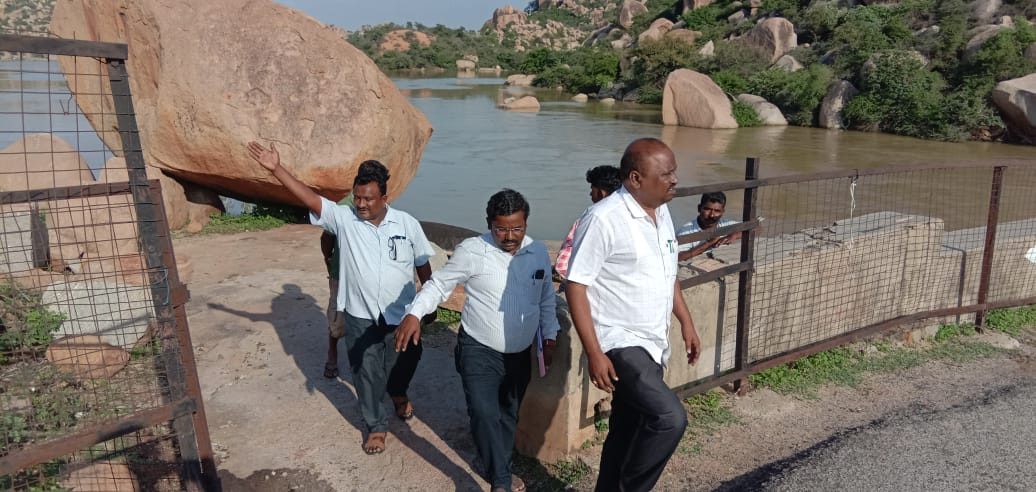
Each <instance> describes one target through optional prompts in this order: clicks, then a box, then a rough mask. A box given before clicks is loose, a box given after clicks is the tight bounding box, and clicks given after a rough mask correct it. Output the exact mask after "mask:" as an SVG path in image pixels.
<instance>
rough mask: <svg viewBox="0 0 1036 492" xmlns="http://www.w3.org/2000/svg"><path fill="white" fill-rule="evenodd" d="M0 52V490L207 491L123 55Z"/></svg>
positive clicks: (195, 408)
mask: <svg viewBox="0 0 1036 492" xmlns="http://www.w3.org/2000/svg"><path fill="white" fill-rule="evenodd" d="M0 51H2V52H3V53H2V54H0V59H2V61H0V147H2V148H3V150H0V490H12V489H13V490H53V489H75V490H120V491H121V490H182V489H188V490H198V489H202V488H211V487H212V486H213V484H215V483H216V482H215V469H214V463H213V462H212V457H211V450H210V446H209V440H208V432H207V428H206V426H205V420H204V413H203V409H202V401H201V396H200V390H199V386H198V380H197V374H196V372H195V368H194V360H193V355H192V353H191V350H190V338H189V334H188V332H187V326H186V316H185V314H184V311H183V305H184V303H185V302H186V297H187V293H186V290H185V289H184V288H183V286H182V285H181V284H180V282H179V279H178V276H177V272H176V265H175V261H174V258H173V252H172V246H171V243H170V242H169V230H168V225H167V224H166V222H165V216H164V210H163V206H162V199H161V190H160V189H159V184H158V182H157V181H148V179H147V176H146V171H145V166H144V162H143V157H142V154H141V147H140V141H139V136H138V134H137V127H136V122H135V119H134V116H133V106H132V102H131V100H130V92H129V78H128V74H127V73H126V68H125V64H124V60H125V58H126V46H125V45H117V44H108V43H94V42H82V41H69V40H62V39H53V38H46V37H30V36H19V35H0ZM84 108H89V109H84Z"/></svg>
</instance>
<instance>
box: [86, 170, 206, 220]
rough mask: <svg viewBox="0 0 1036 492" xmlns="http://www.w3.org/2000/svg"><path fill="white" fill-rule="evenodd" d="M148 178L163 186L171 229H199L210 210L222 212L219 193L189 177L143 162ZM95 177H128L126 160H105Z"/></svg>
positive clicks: (108, 180)
mask: <svg viewBox="0 0 1036 492" xmlns="http://www.w3.org/2000/svg"><path fill="white" fill-rule="evenodd" d="M145 169H146V171H147V177H148V179H157V180H158V181H159V183H160V184H161V187H162V203H163V205H164V206H165V218H166V222H167V223H168V224H169V228H170V229H172V230H174V231H175V230H180V229H184V230H186V231H187V232H198V231H200V230H201V229H202V228H203V227H205V225H206V224H208V223H209V222H210V221H211V220H212V214H217V215H221V214H223V212H225V210H224V208H223V201H222V200H220V198H219V193H216V192H215V191H213V190H210V189H208V188H205V187H204V186H199V185H196V184H194V183H191V182H189V181H184V180H182V179H179V178H176V177H174V176H170V175H168V174H166V173H164V172H162V170H160V169H158V168H157V167H153V166H146V167H145ZM97 181H98V182H101V183H118V182H124V181H129V171H128V170H127V169H126V160H125V159H124V158H122V157H112V158H111V159H108V161H107V162H105V163H104V168H103V169H101V172H100V175H99V176H98V177H97Z"/></svg>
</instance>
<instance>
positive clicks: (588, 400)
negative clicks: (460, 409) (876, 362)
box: [517, 212, 1036, 461]
mask: <svg viewBox="0 0 1036 492" xmlns="http://www.w3.org/2000/svg"><path fill="white" fill-rule="evenodd" d="M984 238H985V229H984V228H978V229H967V230H960V231H953V232H949V233H947V232H945V230H944V224H943V221H942V220H941V219H938V218H929V217H922V216H915V215H904V214H898V213H894V212H880V213H874V214H867V215H863V216H859V217H854V218H852V219H846V220H840V221H837V222H835V223H834V224H832V225H830V226H826V227H821V228H815V229H807V230H803V231H799V232H796V233H793V234H787V235H783V236H779V237H773V238H759V239H758V240H757V241H756V251H755V255H756V268H755V275H754V278H753V285H752V299H751V302H752V306H751V307H752V309H751V316H750V332H749V358H750V359H751V360H753V361H754V360H759V359H763V358H767V357H770V356H773V355H777V354H780V353H783V352H787V351H789V350H793V349H795V348H798V347H801V346H804V345H807V344H810V343H813V342H818V341H822V340H826V339H829V338H832V337H835V336H838V335H842V334H845V333H848V332H851V331H853V330H856V329H859V328H862V327H865V326H867V325H870V324H873V323H878V322H882V321H886V320H890V319H893V318H896V317H898V316H901V315H908V314H913V313H917V312H923V311H929V310H933V309H940V308H948V307H955V306H960V305H968V304H974V303H975V302H976V299H977V293H978V283H979V280H978V279H979V275H980V272H981V262H982V250H983V245H984ZM1034 247H1036V219H1033V220H1025V221H1019V222H1010V223H1004V224H1001V225H1000V226H999V227H998V230H997V242H996V249H995V253H994V262H993V265H994V268H993V272H992V277H991V282H990V285H991V287H990V296H989V297H990V300H991V301H992V300H1006V299H1019V298H1025V297H1031V296H1036V263H1034V262H1033V261H1029V260H1028V259H1026V257H1025V255H1026V253H1027V252H1029V251H1030V249H1032V248H1034ZM739 254H740V246H739V245H737V244H734V245H729V246H725V247H722V248H719V249H717V250H716V251H715V252H714V256H715V258H716V260H712V259H707V258H696V259H694V260H692V262H691V264H688V265H683V266H682V267H681V272H680V276H681V278H687V277H691V276H694V275H697V274H699V273H701V272H707V271H711V270H715V269H717V268H722V267H723V266H726V265H727V264H733V263H737V262H738V261H739ZM1034 254H1036V253H1034ZM737 284H738V277H737V276H736V275H731V276H727V277H726V278H725V279H721V280H718V281H714V282H709V283H706V284H702V285H698V286H695V287H692V288H689V289H685V290H684V291H683V296H684V299H685V300H686V302H687V305H688V307H689V308H690V311H691V315H692V317H693V319H694V322H695V327H696V328H697V330H698V336H699V337H700V338H701V341H702V355H701V358H700V359H699V362H698V364H697V365H695V366H693V367H692V366H688V365H687V364H686V362H685V361H684V358H683V356H682V354H683V351H684V345H683V339H682V337H681V334H680V330H679V324H678V323H677V322H676V321H675V319H674V320H673V329H671V330H670V334H669V341H670V344H671V347H672V353H673V356H672V358H671V359H670V363H669V367H668V370H667V371H666V375H665V380H666V383H667V384H669V386H670V387H674V388H675V387H679V386H682V385H684V384H687V383H690V382H693V381H696V380H698V379H701V378H703V377H707V376H710V375H712V374H715V373H716V372H717V371H720V370H726V369H729V368H731V367H733V355H734V340H735V333H736V327H735V319H736V318H735V313H736V306H737V289H738V285H737ZM558 304H559V308H558V318H559V319H560V320H561V326H562V330H561V333H560V334H559V339H558V346H557V353H556V355H555V361H554V366H553V367H552V368H551V372H550V373H549V374H548V375H547V377H546V378H544V379H539V378H534V381H533V382H532V384H531V385H530V386H529V390H528V393H527V394H526V397H525V402H524V404H523V406H522V410H521V416H520V420H519V428H518V436H517V446H518V449H519V451H520V452H522V453H523V454H527V455H530V456H536V457H537V458H539V459H541V460H545V461H556V460H558V459H561V458H563V457H564V456H566V455H567V454H569V453H570V452H572V451H574V450H576V449H579V448H580V447H581V446H582V445H583V443H584V442H586V441H587V440H589V439H591V438H593V436H594V431H595V429H594V412H595V405H597V404H598V402H600V401H601V400H602V399H605V398H606V397H607V396H608V395H607V394H606V393H604V392H603V391H600V390H598V389H597V388H596V387H594V386H593V385H592V384H590V381H589V376H588V374H587V365H586V358H585V357H584V354H583V347H582V344H580V343H579V341H578V337H577V336H576V334H575V332H574V330H571V329H570V328H571V326H572V323H571V318H570V316H569V314H568V312H567V306H566V305H565V302H564V299H563V298H561V297H559V302H558ZM971 319H973V315H969V316H964V317H962V319H960V321H970V320H971ZM954 321H958V318H957V317H947V318H943V319H933V320H926V321H923V322H920V323H917V324H915V326H910V327H909V328H915V329H916V328H924V329H926V330H928V333H934V330H935V329H936V328H937V327H938V326H939V325H940V324H941V323H945V322H954Z"/></svg>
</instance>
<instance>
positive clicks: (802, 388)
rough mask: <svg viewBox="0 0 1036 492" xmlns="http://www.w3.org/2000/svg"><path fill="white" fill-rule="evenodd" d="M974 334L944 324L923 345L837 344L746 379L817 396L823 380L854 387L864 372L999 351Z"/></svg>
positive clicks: (962, 327) (965, 359) (966, 359)
mask: <svg viewBox="0 0 1036 492" xmlns="http://www.w3.org/2000/svg"><path fill="white" fill-rule="evenodd" d="M974 334H975V327H974V326H971V325H966V324H965V325H943V326H941V327H940V328H939V331H938V332H937V333H936V334H935V336H934V337H933V339H932V346H931V347H929V348H926V349H910V348H894V347H892V346H891V345H889V344H885V343H880V342H879V343H876V344H875V347H877V349H878V350H877V351H876V352H875V353H871V354H864V353H861V352H859V351H856V350H852V349H849V348H846V347H839V348H835V349H831V350H828V351H825V352H820V353H817V354H813V355H810V356H808V357H804V358H802V359H799V360H797V361H794V362H790V363H788V364H785V365H783V366H778V367H773V368H770V369H767V370H765V371H762V372H759V373H757V374H753V375H751V376H749V379H750V380H751V382H752V385H754V386H756V387H760V388H769V389H771V390H773V391H776V392H777V393H781V394H794V395H798V396H801V397H805V398H816V397H817V390H818V389H819V388H820V387H821V386H823V385H825V384H838V385H842V386H850V387H855V386H856V385H858V384H859V383H860V381H862V380H863V376H864V375H865V374H867V373H872V372H883V373H891V372H898V371H902V370H905V369H909V368H912V367H917V366H919V365H921V364H924V363H926V362H929V361H935V360H947V361H951V362H957V363H960V362H969V361H973V360H977V359H982V358H985V357H990V356H993V355H995V354H996V353H998V352H999V351H1000V349H998V348H996V347H994V346H992V345H989V344H987V343H983V342H976V341H972V340H968V338H969V337H970V336H971V335H974Z"/></svg>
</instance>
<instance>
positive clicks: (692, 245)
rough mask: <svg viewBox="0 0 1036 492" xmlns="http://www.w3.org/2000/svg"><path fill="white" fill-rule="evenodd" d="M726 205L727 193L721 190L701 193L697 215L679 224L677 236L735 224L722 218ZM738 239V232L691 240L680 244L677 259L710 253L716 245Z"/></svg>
mask: <svg viewBox="0 0 1036 492" xmlns="http://www.w3.org/2000/svg"><path fill="white" fill-rule="evenodd" d="M726 207H727V195H726V194H725V193H723V192H722V191H717V192H714V193H705V194H703V195H702V196H701V202H699V203H698V216H697V217H695V218H694V220H692V221H690V222H688V223H686V224H684V225H682V226H680V228H679V229H677V230H676V236H677V237H678V238H679V237H680V236H686V235H688V234H693V233H695V232H701V231H705V230H708V229H715V228H717V227H727V226H732V225H734V224H737V221H734V220H730V219H724V218H723V212H724V211H726ZM738 239H741V233H740V232H736V233H734V234H730V235H728V236H720V237H714V238H712V239H709V240H708V241H692V242H689V243H687V244H681V245H680V254H679V256H678V259H679V260H680V261H684V260H689V259H691V258H694V257H695V256H698V255H700V254H702V253H706V252H708V253H711V252H712V250H713V249H715V248H716V247H717V246H722V245H724V244H730V243H731V242H733V241H737V240H738Z"/></svg>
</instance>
